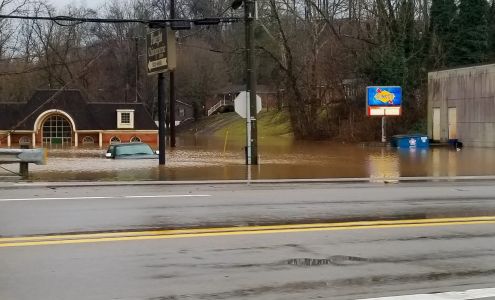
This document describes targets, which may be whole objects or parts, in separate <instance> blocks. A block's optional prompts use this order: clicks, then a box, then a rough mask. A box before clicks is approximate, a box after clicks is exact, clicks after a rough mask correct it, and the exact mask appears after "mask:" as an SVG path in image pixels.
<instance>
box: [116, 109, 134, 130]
mask: <svg viewBox="0 0 495 300" xmlns="http://www.w3.org/2000/svg"><path fill="white" fill-rule="evenodd" d="M117 128H118V129H133V128H134V109H117Z"/></svg>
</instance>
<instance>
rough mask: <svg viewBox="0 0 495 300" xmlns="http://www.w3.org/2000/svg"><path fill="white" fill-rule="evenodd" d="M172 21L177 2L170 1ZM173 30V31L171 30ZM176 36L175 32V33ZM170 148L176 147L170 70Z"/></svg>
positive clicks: (172, 73)
mask: <svg viewBox="0 0 495 300" xmlns="http://www.w3.org/2000/svg"><path fill="white" fill-rule="evenodd" d="M170 19H175V0H170ZM170 30H172V29H170ZM173 33H174V36H175V31H173ZM169 73H170V147H172V148H174V147H175V70H170V72H169Z"/></svg>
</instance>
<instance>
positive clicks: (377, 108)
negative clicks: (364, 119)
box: [366, 86, 402, 116]
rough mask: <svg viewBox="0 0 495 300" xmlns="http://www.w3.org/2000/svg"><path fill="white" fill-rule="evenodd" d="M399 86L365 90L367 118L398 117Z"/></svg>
mask: <svg viewBox="0 0 495 300" xmlns="http://www.w3.org/2000/svg"><path fill="white" fill-rule="evenodd" d="M401 105H402V88H401V87H400V86H369V87H367V88H366V114H367V115H368V116H400V115H401V114H402V109H401Z"/></svg>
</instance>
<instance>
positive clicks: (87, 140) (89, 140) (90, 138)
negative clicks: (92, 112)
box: [82, 136, 95, 144]
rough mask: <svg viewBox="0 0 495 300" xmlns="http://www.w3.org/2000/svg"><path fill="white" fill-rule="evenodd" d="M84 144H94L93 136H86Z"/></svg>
mask: <svg viewBox="0 0 495 300" xmlns="http://www.w3.org/2000/svg"><path fill="white" fill-rule="evenodd" d="M82 143H83V144H94V143H95V139H94V138H93V137H92V136H85V137H84V138H83V140H82Z"/></svg>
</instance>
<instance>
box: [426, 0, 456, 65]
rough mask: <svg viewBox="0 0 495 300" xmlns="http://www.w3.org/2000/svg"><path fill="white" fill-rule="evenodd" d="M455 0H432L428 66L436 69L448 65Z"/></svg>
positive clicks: (452, 33) (454, 17)
mask: <svg viewBox="0 0 495 300" xmlns="http://www.w3.org/2000/svg"><path fill="white" fill-rule="evenodd" d="M454 1H455V0H433V1H432V4H431V13H430V32H429V44H430V45H429V46H430V57H429V60H428V65H429V68H431V69H438V68H443V67H445V66H447V65H449V58H450V57H451V56H452V54H451V53H452V48H453V43H454V34H455V29H454V26H453V24H454V20H455V19H456V14H457V7H456V5H455V2H454Z"/></svg>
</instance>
